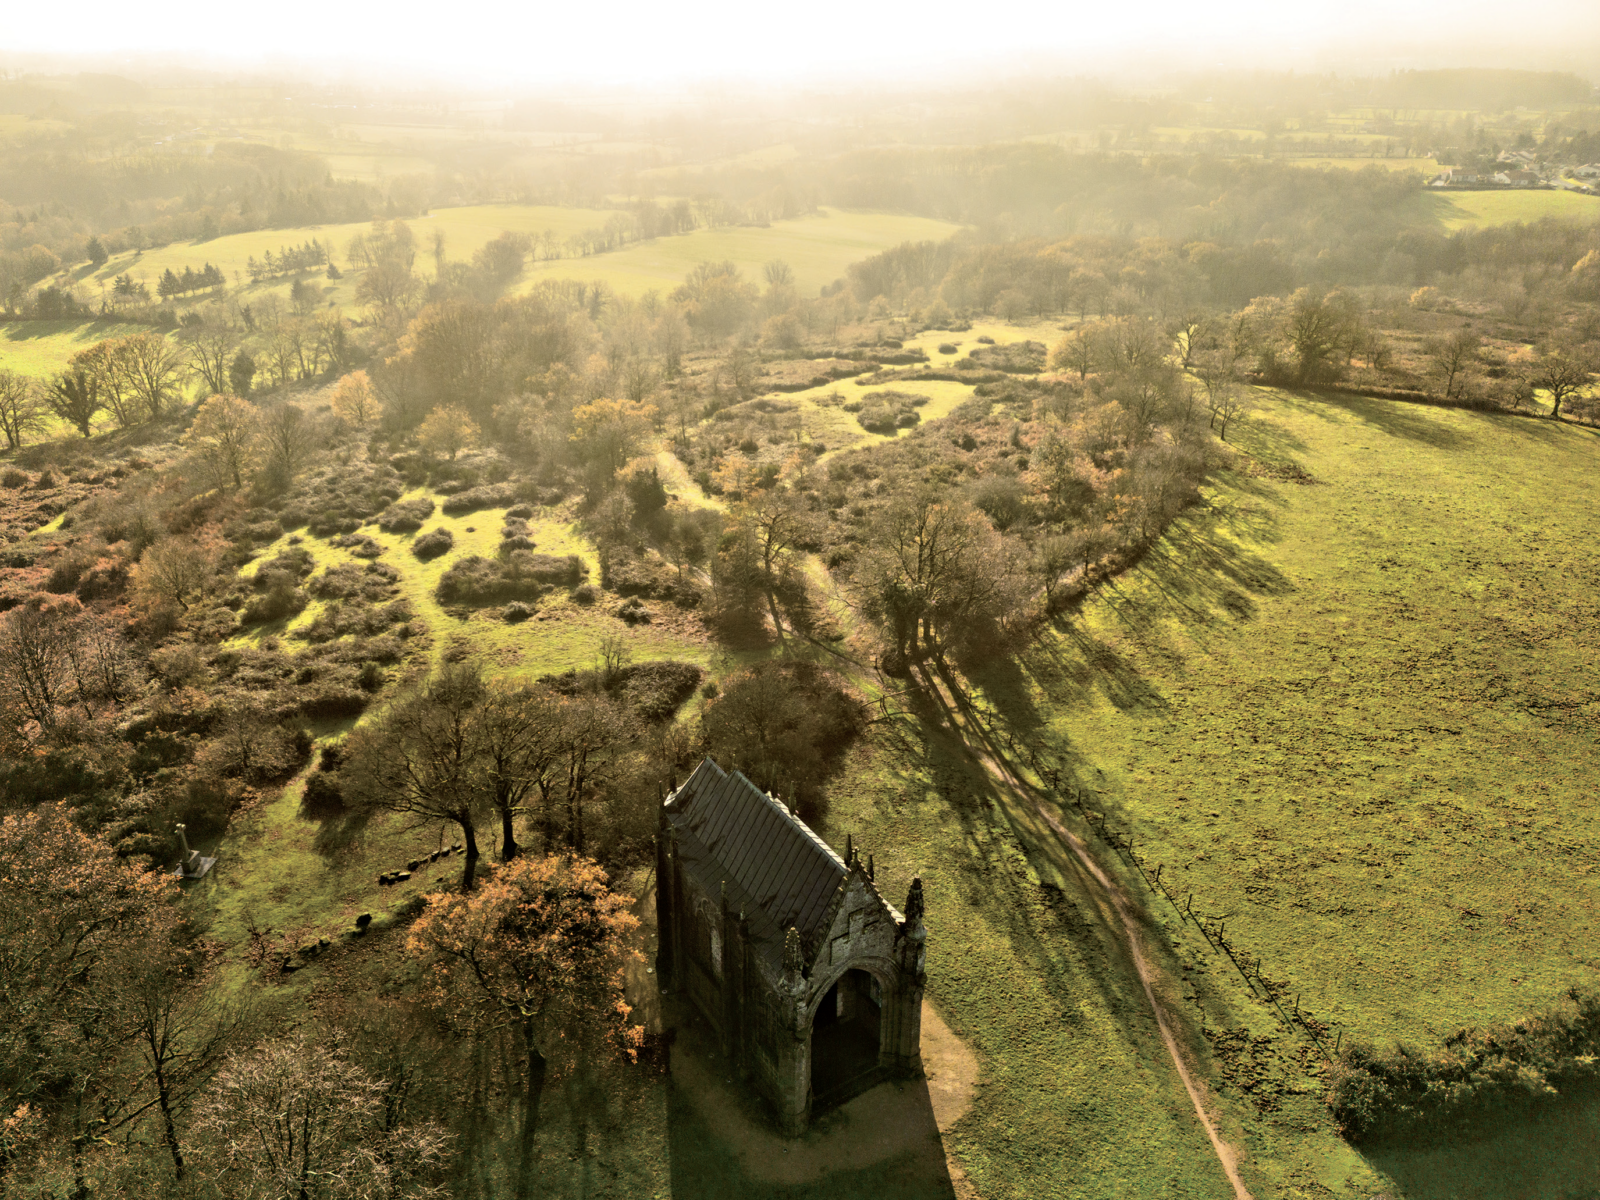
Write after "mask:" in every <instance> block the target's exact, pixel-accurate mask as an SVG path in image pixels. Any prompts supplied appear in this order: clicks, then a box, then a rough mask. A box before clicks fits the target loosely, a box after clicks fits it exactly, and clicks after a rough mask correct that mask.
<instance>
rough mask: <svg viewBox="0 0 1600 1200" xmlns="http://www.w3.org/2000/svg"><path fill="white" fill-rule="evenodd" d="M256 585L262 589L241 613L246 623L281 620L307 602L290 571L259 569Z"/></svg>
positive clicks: (240, 616)
mask: <svg viewBox="0 0 1600 1200" xmlns="http://www.w3.org/2000/svg"><path fill="white" fill-rule="evenodd" d="M255 585H256V587H258V588H262V591H261V592H260V593H259V594H258V595H256V596H254V597H252V598H251V600H250V602H249V603H248V604H246V605H245V606H244V610H243V611H242V612H240V614H239V620H240V622H241V623H242V624H245V625H262V624H265V623H266V622H268V621H281V620H283V619H284V618H285V617H288V616H292V615H293V614H294V613H297V612H300V611H301V610H302V609H304V608H305V606H306V604H307V600H306V594H305V592H303V591H301V590H300V589H299V588H298V587H296V586H295V577H294V575H292V574H291V573H290V572H288V571H279V570H266V569H263V570H261V571H257V572H256V575H255Z"/></svg>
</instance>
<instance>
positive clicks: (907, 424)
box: [845, 391, 928, 434]
mask: <svg viewBox="0 0 1600 1200" xmlns="http://www.w3.org/2000/svg"><path fill="white" fill-rule="evenodd" d="M927 402H928V398H927V397H926V396H919V395H915V394H913V393H911V392H892V391H882V392H868V393H866V394H865V395H864V396H862V397H861V406H860V409H859V411H857V413H856V421H857V422H858V423H859V424H860V426H861V428H863V429H865V430H867V431H868V432H869V433H882V434H890V433H893V432H894V431H895V430H896V429H909V428H911V427H912V426H913V425H916V424H917V423H918V422H919V421H921V420H922V416H921V414H920V413H918V412H917V409H918V408H920V407H922V406H923V405H924V404H926V403H927ZM845 407H846V408H848V407H849V405H846V406H845Z"/></svg>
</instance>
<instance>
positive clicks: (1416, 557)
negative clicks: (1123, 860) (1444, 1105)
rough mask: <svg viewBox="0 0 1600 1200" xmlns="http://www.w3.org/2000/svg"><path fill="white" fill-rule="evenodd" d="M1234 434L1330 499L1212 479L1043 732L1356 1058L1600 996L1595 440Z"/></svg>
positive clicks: (1146, 566)
mask: <svg viewBox="0 0 1600 1200" xmlns="http://www.w3.org/2000/svg"><path fill="white" fill-rule="evenodd" d="M1239 440H1240V442H1241V443H1242V445H1243V446H1244V447H1245V448H1246V449H1248V450H1252V451H1254V452H1255V453H1257V454H1259V455H1260V456H1262V457H1263V458H1274V459H1279V460H1282V461H1288V460H1293V461H1294V462H1295V463H1296V464H1298V465H1299V466H1300V467H1301V468H1303V469H1304V470H1306V471H1308V472H1309V473H1310V474H1311V475H1312V476H1313V477H1314V478H1315V480H1316V482H1315V483H1313V484H1307V485H1300V484H1294V483H1280V482H1268V481H1264V480H1261V479H1249V478H1245V477H1242V476H1234V477H1233V478H1232V479H1231V480H1228V481H1226V482H1224V483H1223V484H1222V485H1221V486H1220V487H1219V488H1218V489H1217V490H1216V491H1215V492H1214V493H1213V494H1212V495H1211V496H1209V497H1208V503H1207V506H1206V507H1205V508H1204V509H1202V510H1200V511H1197V512H1195V513H1193V514H1191V515H1190V516H1189V517H1187V518H1186V519H1185V520H1184V521H1183V522H1181V523H1180V524H1179V525H1178V526H1177V527H1176V528H1175V529H1174V530H1173V531H1172V535H1171V536H1170V537H1169V538H1168V539H1167V541H1166V543H1165V544H1164V545H1162V546H1161V547H1160V548H1159V549H1158V551H1157V552H1156V553H1154V554H1152V555H1151V556H1150V557H1149V559H1147V560H1146V562H1145V563H1143V564H1141V565H1140V566H1139V567H1138V568H1137V569H1135V570H1134V571H1132V572H1131V573H1130V574H1128V575H1127V576H1125V577H1123V578H1122V579H1120V580H1118V582H1117V585H1116V586H1115V587H1114V588H1110V589H1107V591H1106V592H1105V593H1104V595H1103V596H1101V597H1100V598H1099V600H1098V601H1097V602H1096V603H1094V604H1093V605H1091V606H1090V607H1089V608H1088V610H1087V611H1086V612H1085V613H1084V615H1083V618H1082V620H1081V621H1077V622H1074V623H1073V624H1072V625H1071V626H1070V627H1068V628H1066V629H1064V630H1063V631H1062V633H1061V635H1060V637H1059V638H1058V639H1055V640H1054V641H1053V642H1051V643H1049V644H1047V645H1045V646H1043V647H1041V648H1040V649H1039V650H1038V651H1036V652H1035V654H1034V655H1033V656H1032V657H1031V658H1030V659H1029V667H1030V670H1031V672H1032V683H1033V689H1032V690H1031V691H1030V694H1031V695H1032V696H1033V697H1034V699H1035V700H1037V701H1038V702H1040V703H1041V704H1044V705H1048V708H1047V709H1042V710H1041V712H1040V715H1039V720H1040V724H1041V729H1045V730H1048V732H1049V736H1050V737H1052V738H1054V739H1057V740H1058V741H1059V742H1060V744H1061V745H1062V746H1063V747H1066V748H1069V749H1070V750H1071V752H1072V754H1073V755H1074V756H1075V758H1076V759H1077V760H1078V762H1079V763H1080V764H1081V765H1080V768H1079V775H1080V778H1081V779H1083V780H1084V781H1085V782H1086V783H1088V784H1089V785H1090V786H1093V787H1095V788H1097V789H1098V790H1099V791H1100V792H1101V794H1102V797H1103V800H1104V802H1105V804H1106V806H1107V808H1108V810H1110V811H1112V812H1115V813H1119V814H1122V815H1124V816H1125V818H1126V819H1127V820H1128V821H1129V822H1131V823H1132V824H1133V825H1134V826H1135V827H1137V829H1138V830H1139V834H1140V839H1141V841H1143V842H1144V843H1145V846H1146V848H1147V852H1148V854H1149V855H1151V856H1153V857H1155V858H1157V859H1159V860H1161V861H1165V862H1166V863H1167V864H1168V870H1170V871H1174V872H1177V873H1178V874H1179V876H1180V877H1181V879H1182V881H1183V886H1184V887H1185V888H1192V889H1193V890H1194V892H1195V897H1196V901H1195V903H1196V905H1197V906H1199V905H1201V904H1202V903H1203V904H1204V907H1205V908H1206V911H1207V912H1214V913H1216V914H1217V915H1218V916H1219V917H1222V918H1223V919H1226V920H1227V921H1228V923H1229V927H1230V929H1237V930H1238V932H1239V938H1240V941H1241V943H1242V944H1243V945H1245V946H1246V947H1248V948H1249V949H1250V950H1251V951H1252V952H1254V953H1259V954H1261V955H1262V956H1264V958H1265V961H1266V962H1267V963H1268V964H1269V965H1276V967H1277V969H1278V970H1280V971H1284V972H1287V973H1288V974H1290V975H1291V976H1293V977H1294V978H1295V979H1296V981H1297V982H1298V983H1300V984H1301V985H1303V987H1304V991H1305V995H1306V1004H1307V1006H1310V1005H1312V1003H1313V998H1314V1000H1315V1006H1316V1008H1315V1011H1316V1012H1317V1013H1318V1014H1319V1015H1320V1016H1322V1017H1324V1018H1325V1019H1331V1020H1332V1021H1334V1022H1336V1023H1337V1024H1339V1025H1341V1026H1343V1027H1344V1028H1345V1029H1346V1030H1348V1033H1349V1035H1353V1036H1360V1037H1366V1038H1374V1039H1384V1040H1389V1039H1396V1038H1400V1039H1410V1040H1423V1041H1432V1040H1436V1039H1439V1038H1442V1037H1443V1036H1444V1035H1446V1034H1448V1033H1449V1032H1451V1031H1452V1030H1454V1029H1456V1028H1457V1027H1459V1026H1461V1025H1465V1024H1473V1023H1487V1022H1500V1021H1506V1020H1509V1019H1514V1018H1515V1017H1516V1016H1517V1015H1519V1014H1521V1013H1523V1012H1526V1011H1528V1010H1530V1009H1533V1008H1537V1007H1539V1006H1541V1005H1544V1004H1546V1003H1547V1002H1550V1001H1552V1000H1553V999H1554V998H1555V997H1556V996H1557V995H1558V994H1559V993H1560V991H1561V990H1562V989H1563V988H1564V987H1566V986H1567V985H1568V984H1572V983H1580V984H1592V983H1593V982H1594V980H1595V973H1596V970H1597V967H1600V960H1597V959H1596V958H1595V955H1594V953H1593V951H1592V949H1591V947H1592V944H1593V942H1594V940H1595V938H1596V936H1597V935H1600V921H1597V917H1596V915H1595V913H1594V911H1593V903H1594V900H1595V898H1596V881H1595V878H1594V876H1593V872H1594V869H1595V866H1596V863H1597V862H1600V853H1597V849H1596V847H1595V846H1594V845H1593V844H1592V843H1591V841H1590V826H1589V819H1590V813H1589V811H1588V806H1587V805H1588V797H1589V796H1590V794H1591V792H1592V783H1593V776H1594V769H1595V766H1596V760H1595V749H1594V732H1595V725H1594V722H1595V718H1596V716H1597V715H1600V699H1597V697H1596V695H1595V694H1594V692H1593V691H1592V689H1590V688H1589V686H1588V684H1587V682H1586V681H1587V680H1589V679H1591V678H1592V676H1593V672H1594V668H1595V665H1596V663H1597V661H1600V632H1597V629H1600V627H1597V626H1596V623H1595V617H1596V614H1597V612H1600V608H1597V603H1596V600H1595V596H1596V594H1597V588H1596V585H1597V583H1600V569H1597V568H1596V565H1595V562H1594V558H1593V555H1592V553H1591V552H1590V547H1589V544H1588V536H1587V530H1586V526H1587V517H1586V515H1585V514H1586V505H1585V502H1584V500H1583V497H1584V496H1585V495H1586V494H1587V493H1588V491H1589V490H1590V489H1591V488H1593V487H1594V486H1595V485H1596V483H1597V482H1600V442H1597V440H1596V438H1595V436H1594V435H1593V434H1592V433H1591V432H1589V431H1588V430H1584V429H1579V428H1573V427H1569V426H1561V425H1555V424H1550V423H1545V422H1542V421H1535V420H1527V419H1517V418H1512V417H1502V416H1484V415H1478V414H1467V413H1461V412H1456V411H1449V410H1430V409H1417V408H1411V407H1403V406H1398V405H1393V404H1387V403H1385V402H1383V401H1376V400H1365V399H1355V398H1352V399H1349V400H1344V401H1340V402H1337V403H1333V402H1329V401H1326V400H1317V399H1307V398H1304V397H1296V396H1292V395H1288V394H1285V393H1281V392H1267V393H1262V394H1260V396H1259V409H1258V411H1257V413H1256V414H1255V415H1254V417H1253V418H1252V420H1251V422H1249V423H1247V425H1246V426H1245V427H1244V431H1243V432H1241V434H1240V435H1239ZM1552 479H1560V480H1562V481H1563V484H1562V486H1559V487H1551V486H1549V485H1548V481H1549V480H1552ZM1086 654H1087V655H1088V656H1089V657H1090V659H1091V661H1090V662H1089V663H1084V662H1083V661H1082V659H1083V658H1084V656H1085V655H1086Z"/></svg>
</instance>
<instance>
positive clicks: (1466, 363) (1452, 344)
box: [1426, 329, 1483, 400]
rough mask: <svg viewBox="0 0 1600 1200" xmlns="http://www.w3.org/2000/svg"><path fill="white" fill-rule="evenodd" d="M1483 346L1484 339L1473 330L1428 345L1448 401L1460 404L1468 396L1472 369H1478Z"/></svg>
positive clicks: (1435, 340)
mask: <svg viewBox="0 0 1600 1200" xmlns="http://www.w3.org/2000/svg"><path fill="white" fill-rule="evenodd" d="M1482 344H1483V342H1482V339H1481V338H1479V337H1478V335H1477V334H1476V333H1473V332H1472V331H1471V330H1470V329H1459V330H1457V331H1456V332H1455V333H1453V334H1451V335H1450V336H1449V337H1447V338H1439V339H1433V340H1430V341H1429V342H1428V343H1427V346H1426V350H1427V353H1428V356H1429V358H1431V359H1432V363H1431V367H1432V370H1433V373H1434V374H1435V375H1437V376H1438V377H1439V379H1440V382H1441V383H1442V385H1443V388H1444V397H1445V399H1446V400H1458V399H1460V398H1461V396H1462V395H1463V394H1464V393H1465V391H1466V387H1467V383H1468V380H1469V379H1470V377H1471V373H1472V369H1473V368H1474V367H1475V366H1477V365H1478V352H1479V349H1480V348H1481V346H1482Z"/></svg>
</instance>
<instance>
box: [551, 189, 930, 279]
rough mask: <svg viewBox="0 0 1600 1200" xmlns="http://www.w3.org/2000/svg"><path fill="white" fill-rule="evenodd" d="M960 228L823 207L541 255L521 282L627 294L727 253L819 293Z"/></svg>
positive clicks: (754, 271)
mask: <svg viewBox="0 0 1600 1200" xmlns="http://www.w3.org/2000/svg"><path fill="white" fill-rule="evenodd" d="M959 229H960V226H958V225H952V224H950V223H948V222H946V221H935V220H931V219H929V218H927V217H911V216H903V215H899V214H895V213H873V212H847V211H845V210H842V209H836V208H824V209H821V210H819V211H818V212H816V213H812V214H810V215H808V216H804V217H796V218H795V219H793V220H788V221H774V222H772V224H771V225H769V226H761V227H756V226H749V227H745V226H737V227H731V228H722V229H696V230H693V231H691V232H689V233H681V234H677V235H676V236H673V237H663V238H656V239H655V240H654V241H648V242H637V243H635V244H633V245H630V246H624V247H623V248H622V249H620V250H613V251H611V252H609V253H607V254H597V255H594V256H593V257H590V258H581V259H556V260H553V261H550V262H541V263H535V264H532V265H530V266H529V268H528V269H527V271H525V272H524V273H523V279H522V283H521V285H520V286H521V289H522V290H527V289H528V288H530V287H532V286H533V284H534V283H536V282H538V281H539V280H542V279H581V280H585V281H588V280H603V281H604V282H605V283H607V284H609V285H610V286H611V287H612V288H614V289H615V290H616V291H618V292H621V293H623V294H624V295H633V296H637V295H642V294H643V293H645V292H648V291H657V292H663V293H665V292H670V291H672V290H673V289H674V288H676V287H677V286H678V285H679V284H681V283H682V282H683V280H684V276H686V275H688V273H689V272H690V271H692V270H693V269H694V267H695V265H696V264H697V263H702V262H722V261H724V260H727V261H731V262H733V263H734V264H735V265H736V266H738V267H739V269H740V271H741V272H742V273H743V275H744V277H745V279H746V280H748V281H750V282H752V283H755V284H761V285H763V286H764V284H762V277H761V270H762V267H763V266H765V265H766V264H767V263H769V262H771V261H772V260H773V259H782V260H783V261H784V262H787V263H788V264H789V266H790V267H791V268H793V270H794V281H795V288H796V290H797V291H798V292H799V293H800V294H801V295H802V296H814V295H816V294H817V290H818V289H819V288H821V287H822V286H823V285H824V284H827V283H831V282H833V281H834V280H835V279H838V278H840V277H842V276H843V275H844V272H845V268H846V267H847V266H849V265H850V264H851V263H853V262H857V261H859V260H860V259H863V258H866V257H868V256H869V255H873V254H877V253H879V252H881V251H883V250H887V249H889V248H890V247H891V246H897V245H899V244H900V243H901V242H916V241H943V240H944V239H945V238H947V237H950V236H951V235H952V234H954V233H956V232H957V231H958V230H959Z"/></svg>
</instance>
